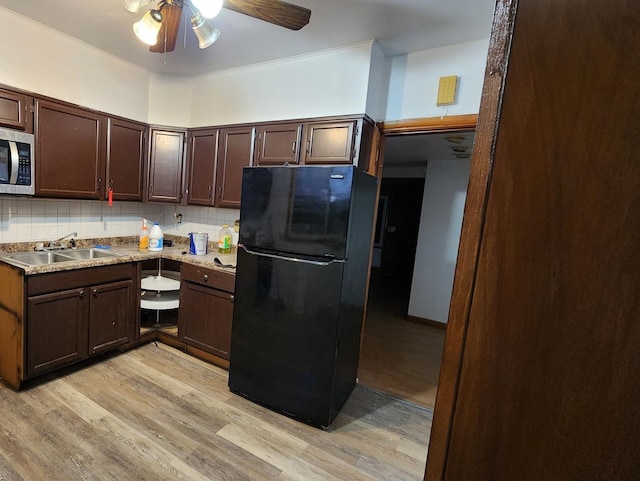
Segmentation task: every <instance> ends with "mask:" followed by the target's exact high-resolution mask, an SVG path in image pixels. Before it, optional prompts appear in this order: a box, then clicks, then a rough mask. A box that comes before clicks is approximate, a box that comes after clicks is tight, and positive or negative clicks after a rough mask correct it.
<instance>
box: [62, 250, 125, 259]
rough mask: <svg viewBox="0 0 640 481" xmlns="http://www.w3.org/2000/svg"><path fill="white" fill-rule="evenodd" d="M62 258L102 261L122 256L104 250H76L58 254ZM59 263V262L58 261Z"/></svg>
mask: <svg viewBox="0 0 640 481" xmlns="http://www.w3.org/2000/svg"><path fill="white" fill-rule="evenodd" d="M58 254H59V255H60V256H64V257H70V258H71V259H73V260H85V259H100V258H103V257H117V256H119V255H120V254H115V253H113V252H109V251H105V250H104V249H94V248H91V249H74V250H65V251H62V252H58ZM56 262H59V261H56Z"/></svg>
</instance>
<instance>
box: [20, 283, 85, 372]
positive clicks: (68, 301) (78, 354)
mask: <svg viewBox="0 0 640 481" xmlns="http://www.w3.org/2000/svg"><path fill="white" fill-rule="evenodd" d="M86 300H87V295H86V293H85V289H82V288H79V289H70V290H66V291H61V292H55V293H52V294H43V295H40V296H33V297H29V298H28V302H27V322H26V340H27V341H26V348H27V352H26V359H27V373H26V377H30V376H33V375H36V374H40V373H42V372H46V371H50V370H52V369H55V368H58V367H61V366H64V365H66V364H71V363H72V362H75V361H79V360H82V359H85V358H86V357H87V338H86V332H87V329H86V321H85V319H86V313H87V302H86Z"/></svg>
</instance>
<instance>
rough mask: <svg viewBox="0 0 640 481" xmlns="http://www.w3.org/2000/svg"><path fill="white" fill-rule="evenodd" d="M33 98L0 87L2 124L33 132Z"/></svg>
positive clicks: (0, 116) (0, 120)
mask: <svg viewBox="0 0 640 481" xmlns="http://www.w3.org/2000/svg"><path fill="white" fill-rule="evenodd" d="M32 105H33V98H32V97H29V96H28V95H24V94H19V93H16V92H10V91H8V90H2V89H0V125H1V126H3V127H9V128H11V129H18V130H24V131H26V132H33V113H32V111H31V106H32Z"/></svg>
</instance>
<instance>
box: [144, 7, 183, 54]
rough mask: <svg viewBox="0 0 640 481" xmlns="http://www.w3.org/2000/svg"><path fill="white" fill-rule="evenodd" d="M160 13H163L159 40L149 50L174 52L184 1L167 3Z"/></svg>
mask: <svg viewBox="0 0 640 481" xmlns="http://www.w3.org/2000/svg"><path fill="white" fill-rule="evenodd" d="M160 13H162V26H161V27H160V32H159V33H158V42H157V43H156V44H155V45H151V46H150V47H149V50H151V51H152V52H158V53H164V52H173V50H174V49H175V48H176V39H177V38H178V28H179V27H180V17H181V16H182V3H180V4H178V3H167V4H165V5H164V6H163V7H162V9H161V11H160Z"/></svg>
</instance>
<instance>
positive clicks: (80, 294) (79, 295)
mask: <svg viewBox="0 0 640 481" xmlns="http://www.w3.org/2000/svg"><path fill="white" fill-rule="evenodd" d="M78 297H79V298H80V299H82V298H83V297H84V289H82V290H81V291H80V292H79V293H78Z"/></svg>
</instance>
